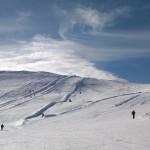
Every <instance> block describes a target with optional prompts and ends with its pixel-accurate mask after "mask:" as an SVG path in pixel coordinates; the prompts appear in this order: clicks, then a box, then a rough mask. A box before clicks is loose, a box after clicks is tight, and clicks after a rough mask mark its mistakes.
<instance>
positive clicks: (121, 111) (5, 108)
mask: <svg viewBox="0 0 150 150" xmlns="http://www.w3.org/2000/svg"><path fill="white" fill-rule="evenodd" d="M133 109H134V110H135V111H136V119H135V120H132V118H131V110H133ZM42 115H44V117H42ZM149 115H150V84H135V83H129V82H127V81H123V80H122V81H121V80H102V79H101V80H98V79H93V78H82V77H78V76H62V75H57V74H52V73H47V72H27V71H20V72H9V71H1V72H0V121H1V122H2V123H4V125H5V128H4V129H5V130H4V131H7V132H2V133H1V134H0V149H11V150H20V149H23V150H30V149H32V150H33V149H35V150H49V149H53V150H77V149H78V150H79V149H80V150H85V149H86V150H116V149H119V150H124V149H136V150H138V149H139V150H149V147H150V136H149V132H148V131H150V126H149V124H150V120H149ZM139 133H140V134H139ZM137 134H139V135H137Z"/></svg>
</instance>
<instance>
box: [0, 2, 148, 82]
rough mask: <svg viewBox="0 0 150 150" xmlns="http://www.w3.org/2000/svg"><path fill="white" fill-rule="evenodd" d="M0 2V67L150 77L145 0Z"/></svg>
mask: <svg viewBox="0 0 150 150" xmlns="http://www.w3.org/2000/svg"><path fill="white" fill-rule="evenodd" d="M0 2H1V5H0V58H1V59H0V70H33V71H39V70H40V71H49V72H55V73H60V74H77V75H80V76H89V77H96V78H104V79H118V78H124V79H126V80H129V81H132V82H144V83H148V82H150V78H149V77H150V71H149V68H148V67H149V66H150V38H149V37H150V11H149V10H150V1H149V0H132V1H131V0H126V1H124V0H25V1H24V0H13V1H12V0H0Z"/></svg>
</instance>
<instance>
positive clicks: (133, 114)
mask: <svg viewBox="0 0 150 150" xmlns="http://www.w3.org/2000/svg"><path fill="white" fill-rule="evenodd" d="M135 113H136V112H135V110H133V111H132V112H131V114H132V117H133V119H135Z"/></svg>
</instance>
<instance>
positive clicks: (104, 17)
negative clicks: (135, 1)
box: [59, 7, 129, 38]
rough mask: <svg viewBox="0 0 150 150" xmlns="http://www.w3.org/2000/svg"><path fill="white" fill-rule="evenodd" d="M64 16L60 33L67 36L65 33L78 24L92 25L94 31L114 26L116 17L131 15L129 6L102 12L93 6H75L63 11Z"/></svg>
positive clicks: (83, 25)
mask: <svg viewBox="0 0 150 150" xmlns="http://www.w3.org/2000/svg"><path fill="white" fill-rule="evenodd" d="M62 14H63V15H64V18H63V20H62V22H61V24H60V28H59V34H60V36H61V37H62V38H65V34H66V33H67V32H69V31H71V30H73V28H74V27H75V26H76V25H79V26H80V27H82V28H84V27H86V26H87V27H90V28H91V30H92V31H97V32H99V31H101V30H102V29H103V28H104V27H107V26H112V25H114V24H115V23H116V18H118V17H120V16H127V15H129V8H127V7H124V8H121V9H119V8H117V9H114V10H112V11H111V12H100V11H98V10H96V9H92V8H86V7H82V8H75V9H74V10H72V11H69V12H68V11H65V10H63V11H62Z"/></svg>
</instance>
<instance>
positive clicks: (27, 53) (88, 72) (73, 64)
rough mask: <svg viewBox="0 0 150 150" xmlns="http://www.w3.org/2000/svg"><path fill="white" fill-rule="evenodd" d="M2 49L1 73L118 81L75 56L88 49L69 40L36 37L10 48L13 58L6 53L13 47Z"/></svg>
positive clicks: (0, 51) (0, 53) (0, 52)
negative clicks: (20, 71) (41, 73)
mask: <svg viewBox="0 0 150 150" xmlns="http://www.w3.org/2000/svg"><path fill="white" fill-rule="evenodd" d="M5 48H7V49H5V51H7V53H4V51H2V50H1V49H0V55H1V59H0V69H1V70H32V71H47V72H54V73H58V74H76V75H79V76H86V77H94V78H99V79H109V80H111V79H118V78H117V77H116V76H114V75H112V74H111V73H109V72H107V71H103V70H99V69H97V68H96V67H95V66H94V64H93V63H92V62H90V61H88V60H87V59H85V58H83V57H81V56H80V55H78V54H77V53H76V52H77V50H79V49H80V50H82V49H86V48H87V47H85V46H84V45H80V44H77V43H75V42H72V41H69V40H55V39H52V38H50V37H44V36H40V35H37V36H35V37H34V38H33V39H32V41H31V42H19V43H18V44H17V45H16V46H13V52H16V53H15V55H11V54H10V53H9V52H11V49H12V46H7V47H5ZM18 48H19V49H18Z"/></svg>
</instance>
